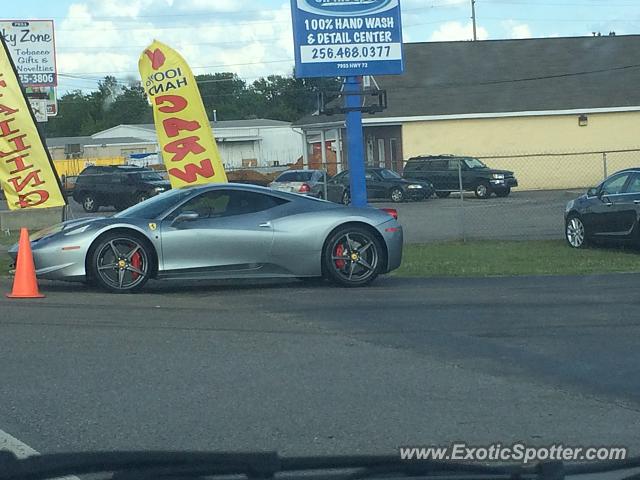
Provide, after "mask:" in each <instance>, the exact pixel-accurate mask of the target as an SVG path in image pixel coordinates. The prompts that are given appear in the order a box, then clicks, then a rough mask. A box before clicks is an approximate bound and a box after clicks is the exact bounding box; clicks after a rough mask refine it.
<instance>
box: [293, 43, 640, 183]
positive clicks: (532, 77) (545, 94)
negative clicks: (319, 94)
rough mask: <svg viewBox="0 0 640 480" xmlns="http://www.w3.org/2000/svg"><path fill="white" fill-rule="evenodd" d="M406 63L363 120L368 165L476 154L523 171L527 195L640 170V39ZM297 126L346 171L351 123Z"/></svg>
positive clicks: (533, 46) (312, 121)
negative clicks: (380, 106) (324, 144)
mask: <svg viewBox="0 0 640 480" xmlns="http://www.w3.org/2000/svg"><path fill="white" fill-rule="evenodd" d="M405 61H406V71H405V73H404V74H403V75H400V76H389V77H378V78H375V79H374V81H372V82H371V88H375V87H376V84H377V86H379V88H381V89H385V90H386V91H387V94H388V104H389V105H388V109H387V110H386V111H384V112H383V113H379V114H376V115H364V122H363V123H364V142H365V145H364V151H365V161H366V162H367V164H369V165H375V166H378V165H380V166H387V167H389V168H393V169H395V170H398V171H402V167H403V163H404V162H406V160H408V159H409V158H411V157H413V156H418V155H437V154H460V155H470V156H476V157H481V158H482V159H483V160H484V161H485V163H487V164H489V165H491V166H493V167H496V168H505V169H509V170H513V171H515V172H516V175H517V177H518V179H519V182H520V186H521V188H523V189H545V188H573V187H584V186H588V185H593V184H595V183H597V182H598V181H599V180H601V179H602V177H603V176H604V175H605V174H606V173H612V172H614V171H616V170H619V169H621V168H626V167H630V166H638V165H640V135H639V133H640V89H639V88H638V85H640V68H638V65H640V36H638V35H629V36H611V37H609V36H607V37H572V38H546V39H527V40H494V41H479V42H430V43H413V44H406V45H405ZM297 126H300V127H301V128H303V130H304V132H305V137H306V139H307V140H306V143H309V144H314V143H316V142H318V141H320V140H318V139H319V138H320V137H321V136H324V138H325V139H327V141H328V142H331V143H332V145H333V149H334V150H336V149H337V148H338V145H340V146H341V147H342V148H340V154H339V155H338V157H339V158H341V159H342V163H343V166H346V165H347V163H346V157H347V152H346V151H345V146H346V141H344V139H345V135H346V134H345V132H344V120H343V118H342V117H340V116H333V117H326V116H319V115H310V116H308V117H305V118H303V119H302V120H300V121H299V122H297ZM340 138H342V140H343V141H339V139H340ZM334 139H337V140H335V141H334ZM318 150H319V151H321V149H320V148H318ZM307 151H308V152H311V151H312V149H311V148H310V147H309V148H308V150H307Z"/></svg>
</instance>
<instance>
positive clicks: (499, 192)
mask: <svg viewBox="0 0 640 480" xmlns="http://www.w3.org/2000/svg"><path fill="white" fill-rule="evenodd" d="M494 193H495V194H496V197H500V198H504V197H508V196H509V194H510V193H511V189H510V188H501V189H500V190H496V191H495V192H494Z"/></svg>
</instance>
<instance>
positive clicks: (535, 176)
mask: <svg viewBox="0 0 640 480" xmlns="http://www.w3.org/2000/svg"><path fill="white" fill-rule="evenodd" d="M449 158H450V159H452V160H455V159H457V158H461V157H455V156H454V157H449ZM475 158H478V159H479V160H480V161H482V162H483V163H484V164H485V165H486V166H487V167H489V168H491V169H494V170H506V171H510V172H514V176H515V178H516V179H517V182H518V187H516V188H513V189H512V191H511V192H510V194H509V195H508V196H505V197H498V196H496V195H495V192H493V194H492V195H490V196H489V197H488V198H486V199H482V198H478V197H477V195H476V194H475V192H474V189H473V188H471V187H473V185H469V184H468V181H466V180H465V177H469V175H472V174H473V169H471V170H469V169H466V167H465V165H464V163H461V162H458V163H457V164H456V165H457V167H456V170H455V171H453V172H449V173H448V175H449V177H450V178H449V179H450V180H452V181H453V186H451V184H449V185H448V187H447V188H448V190H449V192H450V193H449V195H448V196H446V198H440V197H443V196H444V195H440V196H439V197H438V196H435V195H434V196H431V197H430V198H428V199H425V200H421V201H407V202H403V203H393V202H392V200H391V198H390V195H382V196H381V197H380V198H371V197H370V199H369V202H370V204H371V205H372V206H379V207H394V208H397V209H398V211H399V215H400V221H401V223H402V224H403V226H404V229H405V239H406V241H407V242H409V243H427V242H433V241H467V240H529V239H561V238H563V231H564V216H563V215H564V209H565V205H566V204H567V202H568V201H569V200H572V199H574V198H577V197H578V196H580V195H582V194H584V193H585V192H586V190H587V189H588V188H589V187H593V186H596V185H598V184H599V183H600V182H602V180H603V179H604V178H606V177H607V176H609V175H611V174H613V173H615V172H617V171H620V170H622V169H625V168H631V167H636V166H640V149H628V150H608V151H583V152H544V153H526V154H524V153H518V152H505V153H497V154H495V155H484V156H481V157H475ZM404 165H405V166H406V162H405V163H404ZM368 166H369V167H385V165H377V164H376V165H371V164H370V165H368ZM308 167H309V168H311V167H315V168H318V169H323V170H325V171H326V170H336V171H338V172H340V171H342V170H343V169H344V168H345V166H344V165H339V164H336V163H335V162H334V163H332V164H329V163H326V164H318V163H316V164H313V165H309V166H308ZM388 167H390V165H388ZM154 168H155V169H157V170H158V173H160V174H161V175H164V176H165V178H166V172H165V171H163V166H162V165H156V166H154ZM302 168H304V166H303V165H302V163H301V162H300V161H299V162H298V163H295V164H287V165H274V164H273V163H272V164H270V165H268V166H251V167H236V168H230V169H228V170H227V175H228V177H229V180H230V181H232V182H237V183H249V184H257V185H263V186H267V185H269V184H270V183H271V182H273V181H274V180H275V179H276V178H277V176H278V175H279V174H281V173H282V172H283V171H286V170H289V169H302ZM392 170H396V171H398V170H401V169H399V168H395V169H392ZM398 173H400V174H402V173H403V172H401V171H399V172H398ZM65 179H66V182H67V187H68V189H69V191H71V190H72V189H73V180H74V179H73V177H72V176H67V177H65ZM460 180H463V181H462V182H461V181H460ZM467 180H468V179H467ZM328 183H329V184H331V180H329V182H328ZM433 183H434V184H436V188H439V186H438V185H437V183H438V182H437V181H435V179H434V181H433ZM461 183H462V188H461ZM346 185H348V182H346ZM490 188H491V189H493V188H492V187H491V186H490ZM316 191H317V190H316ZM374 191H377V192H378V193H379V192H380V189H379V188H369V194H370V196H371V195H372V194H373V192H374ZM329 199H330V200H334V201H337V202H339V201H341V200H342V196H341V195H339V194H338V195H336V194H334V195H333V197H331V196H329Z"/></svg>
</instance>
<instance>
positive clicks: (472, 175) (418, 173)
mask: <svg viewBox="0 0 640 480" xmlns="http://www.w3.org/2000/svg"><path fill="white" fill-rule="evenodd" d="M459 167H461V170H462V188H463V189H464V190H465V191H467V192H474V193H475V194H476V197H478V198H489V197H490V196H491V194H492V193H495V194H496V196H498V197H506V196H507V195H509V193H511V189H512V188H513V187H517V186H518V181H517V180H516V178H515V177H514V175H513V172H509V171H507V170H494V169H492V168H489V167H487V166H486V165H485V164H484V163H482V162H481V161H480V160H478V159H477V158H473V157H457V156H453V155H437V156H421V157H413V158H410V159H409V161H408V162H407V164H406V166H405V167H404V177H405V178H408V179H410V180H422V181H424V182H431V183H433V186H434V187H435V189H436V195H437V196H438V197H440V198H445V197H448V196H449V195H450V194H451V192H455V191H459V190H460V178H459V172H458V170H459Z"/></svg>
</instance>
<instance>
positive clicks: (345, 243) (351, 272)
mask: <svg viewBox="0 0 640 480" xmlns="http://www.w3.org/2000/svg"><path fill="white" fill-rule="evenodd" d="M331 252H332V257H331V265H332V267H333V270H334V273H335V274H336V275H337V276H338V277H340V279H341V280H343V281H345V282H353V283H360V282H366V281H367V279H369V278H370V277H371V276H375V275H376V273H377V271H378V263H379V261H380V255H379V253H378V247H377V245H376V242H374V241H373V239H372V238H369V237H368V236H367V235H366V234H364V233H360V232H349V233H345V234H343V235H341V236H340V237H338V238H337V239H336V241H335V242H334V243H333V245H332V246H331Z"/></svg>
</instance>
